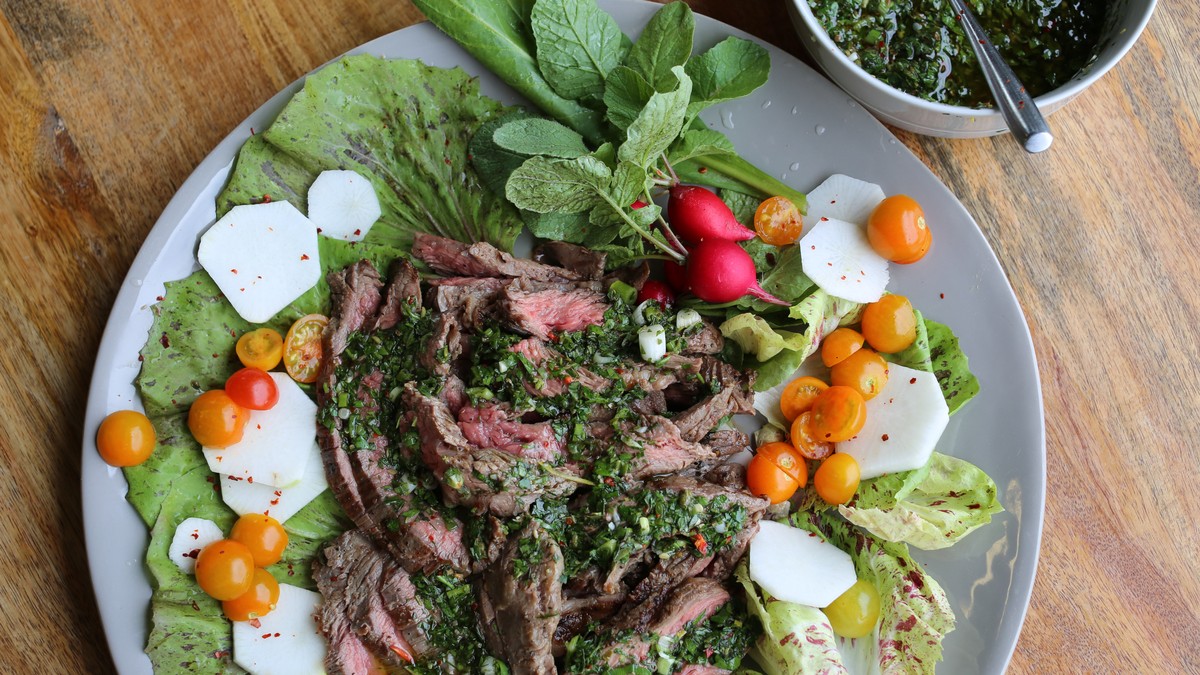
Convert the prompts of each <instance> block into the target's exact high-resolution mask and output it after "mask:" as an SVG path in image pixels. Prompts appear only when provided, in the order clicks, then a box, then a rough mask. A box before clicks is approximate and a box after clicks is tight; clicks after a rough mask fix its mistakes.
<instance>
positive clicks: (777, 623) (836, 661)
mask: <svg viewBox="0 0 1200 675" xmlns="http://www.w3.org/2000/svg"><path fill="white" fill-rule="evenodd" d="M748 568H749V566H748V565H747V563H746V561H745V560H743V561H742V563H741V564H740V565H738V568H737V571H736V576H737V580H738V582H739V583H741V584H742V587H743V588H745V590H746V606H747V608H748V609H749V610H750V611H751V613H753V614H754V616H756V617H758V620H759V622H761V623H762V628H763V634H762V636H761V637H759V639H758V640H757V641H756V642H755V643H754V645H753V646H752V647H750V655H751V656H752V657H754V661H755V663H756V664H757V665H758V666H759V667H761V668H762V669H763V672H764V673H766V674H767V675H796V674H797V673H805V674H808V673H813V674H818V673H819V674H820V675H843V674H845V673H846V668H845V667H844V666H843V665H842V658H841V655H840V654H839V653H838V650H837V639H836V638H835V637H834V635H833V628H832V627H830V625H829V619H827V618H826V617H825V614H824V613H823V612H821V610H819V609H817V608H815V607H808V606H805V605H797V604H795V603H791V602H783V601H781V600H776V599H775V598H773V597H771V596H770V594H768V593H767V592H766V591H764V590H762V589H760V588H759V587H758V585H757V584H755V583H754V582H753V581H751V580H750V574H749V571H748Z"/></svg>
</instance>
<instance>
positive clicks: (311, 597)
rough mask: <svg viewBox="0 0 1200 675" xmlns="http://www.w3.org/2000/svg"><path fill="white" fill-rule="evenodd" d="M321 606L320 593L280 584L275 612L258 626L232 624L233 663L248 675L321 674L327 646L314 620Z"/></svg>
mask: <svg viewBox="0 0 1200 675" xmlns="http://www.w3.org/2000/svg"><path fill="white" fill-rule="evenodd" d="M320 604H321V594H320V593H314V592H312V591H308V590H305V589H303V588H297V587H295V586H291V585H289V584H279V602H278V603H277V604H276V605H275V610H274V611H272V612H270V613H269V614H267V615H266V616H263V617H259V619H258V621H257V626H256V625H254V624H251V623H250V622H249V621H234V622H233V662H234V663H236V664H238V665H239V666H241V667H242V668H245V669H246V672H248V673H250V675H309V674H310V673H314V674H315V673H324V672H325V654H326V652H327V651H328V647H327V646H326V643H325V638H324V636H322V635H321V633H320V631H319V630H317V624H316V621H314V620H313V613H314V612H316V611H317V606H318V605H320Z"/></svg>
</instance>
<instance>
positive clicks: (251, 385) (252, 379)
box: [225, 368, 279, 410]
mask: <svg viewBox="0 0 1200 675" xmlns="http://www.w3.org/2000/svg"><path fill="white" fill-rule="evenodd" d="M225 393H227V394H229V398H231V399H233V402H234V403H236V404H238V405H240V406H242V407H243V408H249V409H251V410H270V409H271V408H274V407H275V404H276V403H278V402H279V387H277V386H275V380H273V379H271V376H270V375H268V374H267V372H266V371H265V370H259V369H258V368H242V369H241V370H239V371H237V372H236V373H234V374H233V375H230V376H229V379H228V380H225Z"/></svg>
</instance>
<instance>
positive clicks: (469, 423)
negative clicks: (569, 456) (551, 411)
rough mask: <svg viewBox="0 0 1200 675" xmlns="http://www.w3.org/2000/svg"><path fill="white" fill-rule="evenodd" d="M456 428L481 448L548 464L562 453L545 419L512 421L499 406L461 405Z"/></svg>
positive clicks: (560, 445) (559, 444)
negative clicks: (531, 421) (536, 421)
mask: <svg viewBox="0 0 1200 675" xmlns="http://www.w3.org/2000/svg"><path fill="white" fill-rule="evenodd" d="M458 427H459V428H460V429H462V433H463V436H465V437H466V439H467V440H468V441H469V442H471V443H473V444H475V445H477V446H479V447H481V448H495V449H497V450H503V451H504V452H507V453H510V454H513V455H516V456H518V457H527V458H529V459H536V460H541V461H545V462H550V463H554V462H555V461H556V460H558V458H559V457H561V456H562V452H563V443H562V441H560V440H559V439H558V438H557V437H556V436H555V435H554V429H553V427H551V425H550V423H549V422H538V423H537V424H525V423H524V422H519V421H513V420H510V419H509V416H508V414H507V412H506V411H505V409H504V408H502V407H500V406H496V405H491V404H484V405H482V406H480V407H478V408H473V407H471V406H464V407H463V409H462V410H460V411H458Z"/></svg>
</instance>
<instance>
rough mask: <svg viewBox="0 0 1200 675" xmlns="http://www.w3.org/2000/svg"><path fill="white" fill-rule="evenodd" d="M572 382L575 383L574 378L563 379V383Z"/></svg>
mask: <svg viewBox="0 0 1200 675" xmlns="http://www.w3.org/2000/svg"><path fill="white" fill-rule="evenodd" d="M574 381H575V378H573V377H571V376H570V375H568V376H566V377H564V378H563V382H566V383H567V384H571V383H572V382H574Z"/></svg>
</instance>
